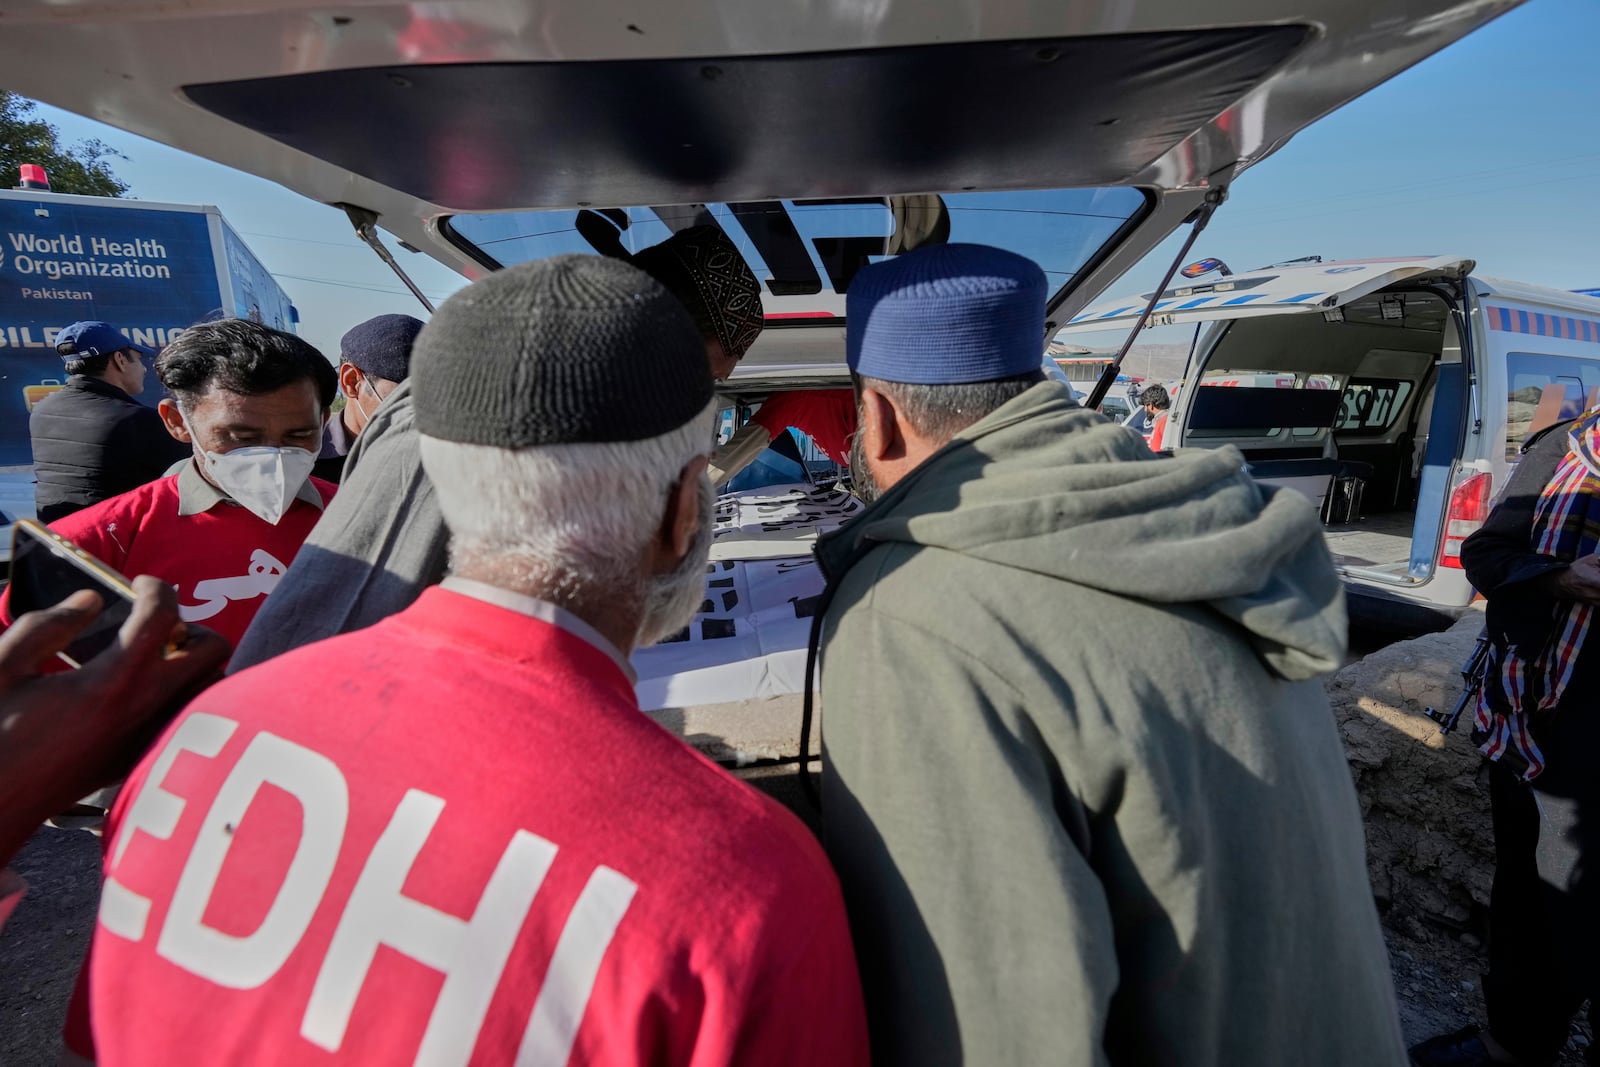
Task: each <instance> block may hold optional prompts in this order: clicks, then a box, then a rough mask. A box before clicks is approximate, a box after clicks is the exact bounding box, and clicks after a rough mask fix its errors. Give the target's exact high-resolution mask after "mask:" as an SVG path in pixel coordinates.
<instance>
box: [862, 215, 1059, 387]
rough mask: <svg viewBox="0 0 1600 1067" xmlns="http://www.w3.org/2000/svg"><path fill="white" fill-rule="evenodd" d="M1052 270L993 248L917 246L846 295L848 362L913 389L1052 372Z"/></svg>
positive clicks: (875, 267) (866, 270) (877, 266)
mask: <svg viewBox="0 0 1600 1067" xmlns="http://www.w3.org/2000/svg"><path fill="white" fill-rule="evenodd" d="M1045 288H1046V285H1045V278H1044V271H1042V270H1040V269H1039V267H1038V265H1037V264H1035V263H1034V262H1033V261H1032V260H1031V259H1028V258H1026V257H1024V256H1019V255H1017V254H1016V253H1014V252H1007V251H1005V250H1004V249H1000V248H990V247H989V246H987V245H974V244H947V245H932V246H930V247H926V248H919V249H917V250H916V251H914V252H907V253H906V254H905V255H901V256H896V257H894V258H893V259H888V260H884V261H883V262H881V263H874V264H872V265H870V266H867V267H863V268H862V269H861V271H860V272H859V273H857V274H856V276H855V279H854V280H853V281H852V282H851V283H850V289H849V290H848V292H846V294H845V359H846V361H847V362H848V363H849V365H850V369H851V370H852V371H854V372H856V373H857V374H860V375H862V376H863V377H867V378H877V379H879V380H881V381H886V382H904V383H907V384H911V385H956V384H961V383H966V382H992V381H997V380H999V379H1001V378H1012V377H1016V376H1017V375H1021V374H1027V373H1028V372H1030V371H1036V370H1038V369H1039V368H1040V367H1041V366H1043V364H1044V350H1045V336H1044V305H1045V295H1046V294H1045Z"/></svg>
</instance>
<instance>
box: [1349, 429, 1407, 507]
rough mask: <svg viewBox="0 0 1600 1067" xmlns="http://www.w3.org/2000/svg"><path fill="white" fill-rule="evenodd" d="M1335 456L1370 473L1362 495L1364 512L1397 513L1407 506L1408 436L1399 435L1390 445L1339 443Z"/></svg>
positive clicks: (1405, 434)
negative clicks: (1360, 465)
mask: <svg viewBox="0 0 1600 1067" xmlns="http://www.w3.org/2000/svg"><path fill="white" fill-rule="evenodd" d="M1339 457H1340V458H1341V459H1346V460H1354V461H1359V462H1360V463H1361V464H1362V465H1363V466H1366V467H1367V468H1368V469H1369V471H1370V472H1371V473H1370V474H1369V475H1368V476H1367V486H1366V495H1365V503H1366V508H1367V510H1368V511H1397V510H1400V509H1403V508H1409V507H1410V506H1411V457H1412V437H1411V434H1410V433H1404V434H1401V435H1400V438H1399V439H1398V440H1397V441H1394V442H1393V443H1391V444H1382V443H1374V444H1351V443H1349V442H1344V443H1341V444H1340V445H1339Z"/></svg>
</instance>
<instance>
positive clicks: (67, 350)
mask: <svg viewBox="0 0 1600 1067" xmlns="http://www.w3.org/2000/svg"><path fill="white" fill-rule="evenodd" d="M126 348H131V349H133V350H134V351H135V352H142V353H144V354H145V355H147V356H153V355H155V354H156V350H155V349H153V348H146V347H145V346H144V345H139V344H134V343H133V342H132V341H130V340H128V338H127V337H126V336H125V335H124V334H123V332H122V331H121V330H119V329H117V328H116V327H115V326H113V325H111V324H110V323H109V322H101V321H99V320H98V319H93V320H90V321H88V322H75V323H73V324H72V325H71V326H68V327H67V328H66V329H65V330H62V331H61V332H60V333H58V334H56V355H58V356H60V357H61V358H62V359H64V360H67V361H69V362H70V361H71V360H74V359H88V358H90V357H93V356H109V355H110V354H111V353H113V352H121V351H122V350H123V349H126Z"/></svg>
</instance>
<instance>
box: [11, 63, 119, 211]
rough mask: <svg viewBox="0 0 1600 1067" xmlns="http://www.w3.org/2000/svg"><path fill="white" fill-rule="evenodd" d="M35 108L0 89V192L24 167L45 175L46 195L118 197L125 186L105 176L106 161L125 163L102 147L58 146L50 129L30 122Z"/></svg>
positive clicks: (89, 144) (108, 172)
mask: <svg viewBox="0 0 1600 1067" xmlns="http://www.w3.org/2000/svg"><path fill="white" fill-rule="evenodd" d="M38 107H39V105H37V104H35V103H34V102H33V101H32V100H29V99H27V98H26V97H22V96H18V95H17V94H16V93H13V92H10V91H9V90H6V89H0V189H13V188H15V187H16V185H17V183H18V181H19V180H20V174H19V170H20V168H21V166H22V164H24V163H37V164H39V165H40V166H41V167H43V168H44V169H45V170H46V172H48V173H49V175H50V189H51V191H53V192H57V193H78V194H80V195H83V196H121V195H123V194H124V193H126V192H127V191H128V183H127V182H125V181H123V180H121V179H120V178H118V177H117V176H116V175H115V174H113V173H111V167H110V164H109V162H108V161H109V160H113V159H126V158H127V157H126V156H124V155H123V154H122V153H120V152H117V151H116V150H114V149H112V148H111V146H109V145H107V144H106V143H104V142H103V141H96V140H88V141H79V142H78V143H77V144H73V145H64V144H62V143H61V134H60V131H59V130H57V129H56V128H55V127H54V126H52V125H50V123H48V122H45V121H44V120H43V119H39V118H35V117H34V113H35V112H36V111H37V110H38Z"/></svg>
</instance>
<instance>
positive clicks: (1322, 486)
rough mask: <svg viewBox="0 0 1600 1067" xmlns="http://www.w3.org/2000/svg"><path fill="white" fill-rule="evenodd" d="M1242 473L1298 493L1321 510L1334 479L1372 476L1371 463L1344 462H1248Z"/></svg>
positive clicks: (1310, 460) (1266, 483) (1252, 460)
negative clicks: (1244, 472)
mask: <svg viewBox="0 0 1600 1067" xmlns="http://www.w3.org/2000/svg"><path fill="white" fill-rule="evenodd" d="M1245 471H1246V472H1247V473H1248V474H1249V475H1250V477H1252V478H1254V479H1255V480H1256V481H1257V482H1259V483H1261V484H1262V485H1275V486H1278V487H1279V488H1282V489H1289V490H1292V491H1294V492H1296V493H1299V494H1300V495H1301V496H1303V497H1305V498H1306V499H1307V500H1309V501H1311V503H1312V504H1313V505H1315V506H1316V508H1317V510H1318V511H1321V510H1322V505H1323V501H1324V500H1325V499H1326V498H1327V495H1328V490H1329V489H1331V488H1332V487H1333V483H1334V481H1335V480H1337V479H1341V478H1359V479H1362V480H1363V481H1364V480H1366V479H1367V478H1368V477H1370V476H1371V474H1372V464H1370V463H1360V462H1351V461H1350V460H1344V459H1268V460H1256V459H1250V460H1248V461H1247V462H1246V463H1245Z"/></svg>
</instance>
